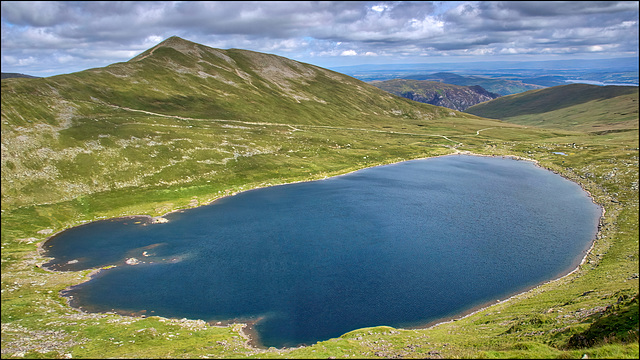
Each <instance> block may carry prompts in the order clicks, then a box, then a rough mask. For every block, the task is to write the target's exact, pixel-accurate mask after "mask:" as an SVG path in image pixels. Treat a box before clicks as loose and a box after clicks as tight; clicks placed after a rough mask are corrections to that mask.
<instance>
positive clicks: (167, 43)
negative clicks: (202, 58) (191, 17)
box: [129, 36, 199, 62]
mask: <svg viewBox="0 0 640 360" xmlns="http://www.w3.org/2000/svg"><path fill="white" fill-rule="evenodd" d="M198 46H199V44H197V43H194V42H191V41H189V40H185V39H183V38H181V37H179V36H171V37H169V38H166V39H165V40H163V41H161V42H160V43H158V45H156V46H154V47H152V48H150V49H148V50H145V51H144V52H142V53H141V54H139V55H137V56H136V57H134V58H132V59H131V60H129V61H130V62H136V61H140V60H142V59H144V58H146V57H148V56H150V55H152V54H153V52H154V51H155V50H156V49H159V48H172V49H174V50H177V51H179V52H181V53H190V52H194V51H197V47H198Z"/></svg>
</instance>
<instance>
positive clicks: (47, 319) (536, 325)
mask: <svg viewBox="0 0 640 360" xmlns="http://www.w3.org/2000/svg"><path fill="white" fill-rule="evenodd" d="M148 119H150V118H148ZM140 120H141V121H142V119H140ZM151 120H153V124H154V125H153V126H154V127H155V126H159V125H157V123H158V122H163V121H164V122H165V125H166V126H165V127H163V128H164V129H166V128H171V127H173V126H181V125H180V124H181V122H182V121H178V120H173V121H171V120H166V119H157V118H154V119H151ZM486 125H487V124H486V123H484V120H478V123H477V124H474V123H473V122H471V123H468V125H467V126H468V128H467V129H465V133H463V134H460V135H452V134H451V133H452V132H453V131H454V129H453V128H451V129H448V131H444V132H443V134H446V136H447V139H450V140H453V141H454V142H455V143H454V142H451V141H449V140H446V139H444V138H441V137H434V136H427V135H420V134H416V135H408V134H397V133H386V132H369V131H359V130H352V131H348V130H344V129H329V128H326V129H325V128H314V129H306V128H304V127H299V128H300V131H295V132H290V133H289V135H292V136H295V137H296V141H295V142H292V144H291V145H289V146H291V147H292V148H293V149H294V150H295V151H293V152H290V150H291V149H289V148H288V147H283V148H282V149H280V150H278V151H274V153H265V154H254V155H251V156H247V155H245V156H239V157H238V158H237V159H234V160H229V161H233V166H229V167H228V169H226V170H224V171H221V172H219V173H216V174H219V175H223V176H225V177H224V179H223V180H220V181H216V183H215V184H210V183H207V180H204V179H203V180H194V181H191V182H190V183H188V184H177V185H167V187H166V188H164V189H162V190H159V189H145V188H125V189H120V190H114V191H105V192H101V193H97V194H91V195H87V196H83V197H81V198H76V199H73V200H69V201H63V202H60V203H55V204H40V205H34V206H29V207H22V208H18V209H15V210H11V211H6V212H5V211H3V213H2V247H3V249H2V283H3V285H2V356H3V357H6V358H8V357H29V358H43V357H68V356H73V357H76V358H79V357H80V358H83V357H84V358H95V357H185V358H197V357H232V358H237V357H244V356H253V357H298V358H310V357H314V358H326V357H330V356H334V357H339V358H340V357H347V356H354V357H357V358H361V357H379V356H383V357H393V356H403V357H418V358H424V357H447V358H450V357H456V358H458V357H461V358H464V357H472V358H478V357H485V358H502V357H524V358H536V357H539V358H549V357H553V358H555V357H560V358H575V357H582V356H583V354H587V355H588V356H589V357H590V358H597V357H608V358H633V357H637V355H638V302H637V296H636V294H637V293H638V240H637V239H638V188H637V186H638V148H637V142H638V136H637V133H635V132H624V133H613V134H606V135H589V134H582V133H571V132H550V131H538V130H535V131H532V130H526V129H520V128H514V127H512V126H508V125H506V124H505V125H503V126H502V127H498V126H496V127H492V128H491V129H487V130H484V131H481V132H480V133H479V135H476V134H477V133H476V132H477V131H478V130H481V129H484V128H486V127H487V126H486ZM490 125H495V124H490ZM130 126H131V129H132V131H135V127H136V126H139V125H134V124H132V125H130ZM208 126H221V125H208ZM443 126H444V125H443ZM243 127H249V128H250V129H251V130H252V131H256V132H258V133H261V132H265V130H264V128H263V127H262V126H249V125H247V124H245V125H243ZM228 129H229V130H228V131H230V132H233V131H237V130H236V128H231V127H230V128H228ZM474 129H477V130H475V131H471V130H474ZM242 130H243V131H247V129H242ZM277 130H280V131H279V132H278V131H272V132H270V134H269V135H268V138H269V140H268V141H267V140H265V141H267V142H268V143H271V142H272V141H274V140H271V139H270V138H271V137H273V136H275V137H278V136H282V134H280V133H283V134H284V133H287V132H289V130H287V129H285V128H280V129H277ZM310 130H313V131H310ZM198 134H199V135H201V136H206V135H207V133H206V131H203V129H200V131H198ZM181 136H184V134H182V135H181ZM194 137H197V136H196V134H194ZM328 139H330V140H331V141H328ZM174 141H175V139H174ZM279 141H280V139H277V140H275V141H274V142H279ZM452 145H453V147H455V149H453V148H452ZM182 150H183V151H185V149H184V148H182ZM454 151H469V152H472V153H477V154H487V155H517V156H521V157H525V158H530V159H535V160H538V161H539V162H540V164H541V165H542V166H544V167H547V168H549V169H552V170H554V171H556V172H558V173H560V174H562V175H564V176H566V177H568V178H570V179H572V180H574V181H577V182H579V183H581V184H582V185H583V186H584V187H585V189H587V190H588V191H589V192H590V193H591V194H592V195H593V197H594V199H595V200H596V201H597V202H598V203H599V204H601V205H603V206H604V208H605V209H606V214H605V216H604V217H603V219H602V223H601V229H600V232H599V234H598V239H597V241H596V242H595V244H594V248H593V250H592V251H591V253H590V254H589V255H588V256H587V258H586V262H585V263H584V264H582V265H581V266H580V268H579V269H578V270H577V271H576V272H574V273H573V274H571V275H569V276H567V277H565V278H562V279H560V280H558V281H554V282H550V283H548V284H545V285H542V286H540V287H538V288H536V289H534V290H531V291H529V292H527V293H525V294H522V295H519V296H516V297H514V298H512V299H510V300H509V301H506V302H502V303H499V304H496V305H493V306H491V307H489V308H487V309H485V310H483V311H480V312H478V313H476V314H474V315H472V316H469V317H466V318H464V319H461V320H459V321H455V322H450V323H446V324H441V325H439V326H435V327H432V328H429V329H416V330H401V329H392V328H387V327H380V328H372V329H361V330H356V331H353V332H351V333H349V334H345V335H344V336H343V337H341V338H339V339H332V340H329V341H325V342H320V343H318V344H316V345H313V346H309V347H305V348H299V349H258V348H253V347H251V346H249V345H248V343H247V338H246V337H245V334H244V333H242V331H241V329H242V325H231V326H226V327H216V326H210V325H207V324H205V323H204V322H202V321H197V320H186V319H185V320H167V319H162V318H158V317H148V318H136V317H126V316H120V315H116V314H85V313H80V312H78V311H76V310H74V309H72V308H70V307H68V306H67V305H66V303H65V300H64V299H63V298H61V297H60V296H59V294H58V293H59V291H61V290H63V289H64V288H66V287H67V286H69V285H72V284H76V283H78V282H81V281H85V280H86V279H87V277H88V273H89V272H88V271H85V272H79V273H51V272H47V271H45V270H42V269H40V268H39V267H38V265H39V264H41V263H43V262H44V261H45V259H43V258H42V257H40V256H39V255H38V253H37V252H36V245H37V244H38V243H40V242H41V241H43V240H45V239H46V238H47V236H49V235H50V233H54V232H58V231H61V230H63V229H65V228H68V227H71V226H74V225H77V224H80V223H83V222H86V221H90V220H93V219H99V218H108V217H116V216H123V215H135V214H149V215H154V216H155V215H161V214H163V213H165V212H167V211H170V210H174V209H178V208H186V207H189V206H193V205H194V202H193V200H196V203H199V204H201V203H207V202H209V201H211V200H213V199H215V198H217V197H219V196H222V195H224V194H230V193H233V192H237V191H241V190H246V189H249V188H253V187H258V186H268V185H269V184H277V183H286V182H292V181H300V180H309V179H317V178H322V177H325V176H331V175H335V174H340V173H345V172H348V171H352V170H355V169H359V168H364V167H367V166H372V165H377V164H382V163H389V162H395V161H400V160H405V159H412V158H421V157H429V156H434V155H442V154H447V153H453V152H454ZM554 152H563V153H565V154H567V155H566V156H562V155H557V154H554ZM289 154H291V155H289ZM287 155H289V156H287ZM283 169H287V171H286V172H285V171H283ZM281 172H283V173H281ZM43 230H44V231H43ZM634 296H636V297H635V298H634ZM627 317H629V319H627ZM603 322H604V323H613V322H620V324H618V325H616V327H615V328H614V329H613V330H602V332H601V334H596V335H594V336H593V338H592V339H588V340H585V341H583V342H582V343H581V342H576V341H575V340H574V341H573V342H572V341H571V339H574V338H575V337H576V336H585V337H586V336H587V335H584V334H587V333H588V332H589V331H592V332H594V331H595V330H594V329H595V326H596V325H599V324H600V323H603ZM381 325H384V324H381ZM580 334H583V335H580ZM574 343H575V344H574ZM585 345H586V347H585Z"/></svg>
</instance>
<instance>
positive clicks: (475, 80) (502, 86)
mask: <svg viewBox="0 0 640 360" xmlns="http://www.w3.org/2000/svg"><path fill="white" fill-rule="evenodd" d="M404 79H410V80H429V81H438V82H443V83H446V84H452V85H460V86H474V85H477V86H481V87H482V88H484V89H485V90H487V91H489V92H492V93H496V94H499V95H501V96H504V95H511V94H516V93H520V92H523V91H528V90H534V89H542V88H544V86H541V85H534V84H525V83H523V82H522V81H517V80H505V79H493V78H488V77H484V76H462V75H458V74H454V73H447V72H439V73H434V74H424V75H411V76H407V77H405V78H404Z"/></svg>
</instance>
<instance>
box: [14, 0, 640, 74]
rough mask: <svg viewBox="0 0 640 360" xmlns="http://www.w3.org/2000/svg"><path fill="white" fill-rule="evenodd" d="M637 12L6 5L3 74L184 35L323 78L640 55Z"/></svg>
mask: <svg viewBox="0 0 640 360" xmlns="http://www.w3.org/2000/svg"><path fill="white" fill-rule="evenodd" d="M638 21H639V19H638V2H637V1H555V2H554V1H473V2H472V1H434V2H429V1H417V2H411V1H409V2H404V1H373V2H370V1H362V2H360V1H337V2H322V1H321V2H307V1H282V2H277V1H276V2H270V1H258V2H250V1H232V2H226V1H139V2H138V1H104V2H101V1H78V2H76V1H2V71H3V72H17V73H24V74H30V75H36V76H50V75H56V74H61V73H70V72H75V71H80V70H84V69H88V68H93V67H102V66H106V65H109V64H112V63H114V62H120V61H127V60H128V59H130V58H132V57H134V56H135V55H137V54H139V53H140V52H142V51H144V50H146V49H148V48H150V47H152V46H154V45H156V44H157V43H159V42H160V41H162V40H164V39H166V38H168V37H170V36H173V35H177V36H180V37H182V38H185V39H187V40H190V41H194V42H197V43H200V44H204V45H207V46H211V47H214V48H220V49H228V48H241V49H247V50H254V51H260V52H266V53H271V54H276V55H281V56H285V57H288V58H291V59H294V60H298V61H303V62H307V63H311V64H315V65H319V66H323V67H333V66H340V65H355V64H393V63H438V62H458V61H487V60H550V59H591V58H600V59H601V58H614V57H628V56H638Z"/></svg>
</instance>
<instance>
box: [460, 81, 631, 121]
mask: <svg viewBox="0 0 640 360" xmlns="http://www.w3.org/2000/svg"><path fill="white" fill-rule="evenodd" d="M466 112H468V113H471V114H475V115H478V116H483V117H487V118H493V119H501V120H504V121H508V122H511V123H515V124H521V125H530V126H537V127H544V128H556V129H571V130H583V131H590V132H593V131H608V130H609V131H610V130H620V129H638V87H637V86H596V85H586V84H571V85H563V86H556V87H551V88H547V89H541V90H531V91H528V92H524V93H520V94H514V95H509V96H504V97H502V98H499V99H495V100H492V101H489V102H485V103H482V104H478V105H475V106H472V107H470V108H468V109H467V110H466Z"/></svg>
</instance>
